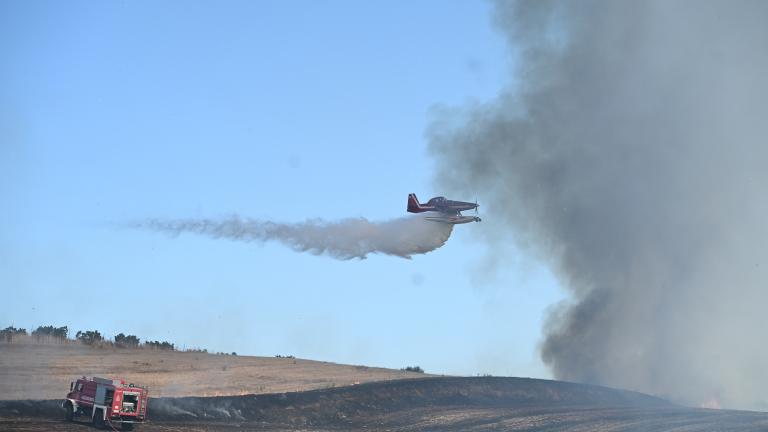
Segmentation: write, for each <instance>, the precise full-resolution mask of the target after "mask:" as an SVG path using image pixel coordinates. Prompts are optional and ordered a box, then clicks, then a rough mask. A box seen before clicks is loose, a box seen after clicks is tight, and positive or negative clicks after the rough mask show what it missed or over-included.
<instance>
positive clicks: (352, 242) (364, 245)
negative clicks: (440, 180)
mask: <svg viewBox="0 0 768 432" xmlns="http://www.w3.org/2000/svg"><path fill="white" fill-rule="evenodd" d="M134 227H136V228H144V229H149V230H154V231H161V232H166V233H169V234H172V235H179V234H182V233H194V234H201V235H205V236H208V237H212V238H217V239H219V238H223V239H228V240H238V241H244V242H254V241H255V242H266V241H272V240H274V241H278V242H281V243H283V244H285V245H287V246H289V247H291V248H292V249H293V250H295V251H298V252H309V253H312V254H315V255H323V254H324V255H328V256H331V257H333V258H336V259H341V260H349V259H353V258H358V259H365V258H367V256H368V254H371V253H381V254H385V255H394V256H398V257H401V258H406V259H410V258H411V256H412V255H416V254H424V253H427V252H431V251H433V250H435V249H437V248H439V247H440V246H442V245H444V244H445V242H446V241H448V238H449V237H450V236H451V231H452V230H453V225H450V224H443V223H437V222H430V221H426V220H424V219H423V218H421V217H416V216H412V217H402V218H397V219H392V220H389V221H383V222H371V221H369V220H368V219H365V218H362V217H361V218H349V219H343V220H340V221H334V222H328V221H324V220H322V219H310V220H307V221H306V222H302V223H278V222H271V221H263V220H258V219H248V218H241V217H239V216H236V215H235V216H231V217H228V218H224V219H170V220H165V219H147V220H146V221H143V222H139V223H136V224H134Z"/></svg>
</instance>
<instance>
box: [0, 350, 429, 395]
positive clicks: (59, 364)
mask: <svg viewBox="0 0 768 432" xmlns="http://www.w3.org/2000/svg"><path fill="white" fill-rule="evenodd" d="M82 375H87V376H92V375H95V376H106V377H109V376H119V377H125V378H126V379H127V380H129V381H131V382H134V383H137V384H141V385H145V386H149V387H150V392H151V395H152V396H153V397H162V396H175V397H177V396H223V395H241V394H261V393H282V392H296V391H303V390H314V389H325V388H333V387H339V386H347V385H353V384H359V383H364V382H370V381H386V380H394V379H403V378H413V377H421V376H424V374H419V373H413V372H404V371H400V370H393V369H384V368H375V367H367V366H351V365H341V364H335V363H327V362H319V361H311V360H302V359H293V358H276V357H251V356H232V355H216V354H206V353H198V352H178V351H162V350H152V349H144V348H130V349H128V348H124V349H121V348H114V347H109V346H106V347H89V346H84V345H81V344H79V343H74V342H72V343H63V344H37V343H33V342H32V340H29V341H25V342H19V343H17V342H14V343H0V400H18V399H57V398H61V397H63V396H64V395H65V394H66V392H67V390H68V389H69V383H70V381H71V380H72V379H73V378H76V377H79V376H82Z"/></svg>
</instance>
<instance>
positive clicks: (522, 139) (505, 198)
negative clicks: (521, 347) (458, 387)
mask: <svg viewBox="0 0 768 432" xmlns="http://www.w3.org/2000/svg"><path fill="white" fill-rule="evenodd" d="M494 18H495V23H496V24H497V26H498V28H499V29H500V30H501V31H502V32H503V34H504V36H505V37H506V38H507V40H508V43H509V47H510V53H511V54H512V56H513V58H515V59H516V60H517V61H516V62H514V64H515V65H516V69H515V73H514V75H513V79H511V80H510V83H511V84H510V87H509V88H507V89H506V90H505V91H504V92H503V93H502V94H501V95H500V96H499V97H498V98H497V99H496V100H494V101H492V102H489V103H486V104H484V105H479V106H474V107H470V108H468V109H466V110H464V111H461V112H458V113H457V112H456V111H454V112H453V115H449V114H450V113H445V112H444V113H443V114H439V115H438V116H437V118H436V120H435V122H434V124H433V125H432V127H431V128H430V131H429V136H430V140H431V146H430V148H431V151H432V153H433V155H434V157H435V158H436V160H437V162H438V164H437V165H438V182H439V183H440V184H441V185H442V186H444V187H445V188H448V189H451V190H453V191H455V192H464V193H473V194H474V193H476V192H477V193H478V194H480V197H481V198H482V199H483V201H484V207H485V208H486V209H487V210H488V212H487V217H486V218H484V222H483V223H484V224H485V226H484V228H485V229H489V230H491V231H490V232H489V233H488V234H489V237H492V238H494V239H499V238H502V239H503V238H505V237H504V236H505V235H507V234H508V233H509V234H511V235H512V238H514V239H515V240H516V241H517V242H518V244H519V245H523V246H524V247H526V248H527V249H526V250H529V251H530V252H532V253H534V254H536V255H537V256H539V257H540V258H542V259H544V260H545V261H546V262H548V263H549V265H550V266H551V268H552V269H553V271H554V272H555V273H556V274H557V275H558V277H559V278H560V281H561V283H562V285H563V286H565V287H567V288H568V289H569V290H570V293H571V296H570V297H571V298H570V300H569V301H567V302H565V303H564V304H561V305H558V306H557V307H556V308H554V309H553V311H552V312H551V313H550V316H549V319H548V324H547V325H546V328H545V334H546V335H545V340H544V341H543V343H542V346H541V355H542V359H543V360H544V362H545V363H546V364H547V365H549V366H550V368H551V369H552V371H553V373H554V375H555V376H556V377H557V378H560V379H565V380H573V381H581V382H588V383H596V384H603V385H610V386H615V387H622V388H628V389H634V390H640V391H645V392H650V393H653V394H657V395H662V396H666V397H669V398H672V399H674V400H677V401H682V402H686V403H690V404H696V405H698V404H708V405H717V404H720V405H722V406H729V407H742V408H758V409H763V410H768V392H766V388H768V336H766V335H767V334H768V310H767V309H768V2H766V1H654V0H645V1H564V2H559V1H542V0H534V1H522V2H500V3H498V4H497V5H496V10H495V16H494ZM457 123H458V124H457ZM507 238H509V237H507Z"/></svg>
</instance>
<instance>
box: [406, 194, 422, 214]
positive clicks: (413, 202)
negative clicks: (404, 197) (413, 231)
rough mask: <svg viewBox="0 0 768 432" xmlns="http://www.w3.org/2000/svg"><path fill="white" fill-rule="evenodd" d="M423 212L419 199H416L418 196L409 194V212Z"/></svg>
mask: <svg viewBox="0 0 768 432" xmlns="http://www.w3.org/2000/svg"><path fill="white" fill-rule="evenodd" d="M422 211H423V210H422V209H421V204H419V199H418V198H416V194H413V193H412V194H408V212H410V213H421V212H422Z"/></svg>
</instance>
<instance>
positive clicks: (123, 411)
mask: <svg viewBox="0 0 768 432" xmlns="http://www.w3.org/2000/svg"><path fill="white" fill-rule="evenodd" d="M148 398H149V391H148V389H147V388H145V387H140V386H137V385H134V384H129V383H126V382H125V380H123V379H108V378H97V377H93V378H86V377H82V378H79V379H78V380H76V381H72V382H71V383H70V385H69V393H67V398H66V399H64V402H62V405H61V406H62V407H63V408H64V410H65V411H66V414H65V415H66V419H67V420H68V421H72V420H73V419H74V418H75V417H76V416H88V417H90V419H91V421H92V422H93V424H94V425H96V427H104V426H105V425H106V424H109V425H119V426H120V427H121V429H122V430H132V429H133V426H134V424H136V423H142V422H144V420H146V418H147V400H148Z"/></svg>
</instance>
